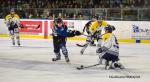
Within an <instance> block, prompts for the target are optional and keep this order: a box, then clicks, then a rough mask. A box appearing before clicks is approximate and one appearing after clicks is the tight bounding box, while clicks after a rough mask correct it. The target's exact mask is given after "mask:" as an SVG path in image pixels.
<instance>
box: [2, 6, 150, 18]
mask: <svg viewBox="0 0 150 82" xmlns="http://www.w3.org/2000/svg"><path fill="white" fill-rule="evenodd" d="M9 10H10V9H5V8H1V9H0V18H4V17H5V16H6V15H7V14H9ZM16 13H17V14H19V15H20V17H21V18H23V19H26V18H31V19H35V18H38V19H53V18H54V17H63V18H64V19H73V20H79V19H82V20H88V19H90V18H91V17H92V15H97V16H99V18H100V19H105V20H121V21H150V14H149V13H150V8H88V9H86V8H57V9H56V8H55V9H45V8H29V9H26V8H25V9H22V8H21V9H20V8H18V9H16Z"/></svg>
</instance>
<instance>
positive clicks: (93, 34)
mask: <svg viewBox="0 0 150 82" xmlns="http://www.w3.org/2000/svg"><path fill="white" fill-rule="evenodd" d="M108 25H109V24H108V23H107V22H106V21H103V20H97V21H95V22H93V23H92V24H91V25H90V27H89V32H90V34H89V36H88V39H87V41H86V43H85V45H84V47H83V48H82V50H81V51H80V53H81V54H83V52H84V50H85V49H86V48H87V46H88V45H89V44H90V43H91V42H93V41H94V40H95V39H97V37H98V35H101V30H102V29H103V27H106V26H108ZM99 41H100V40H99Z"/></svg>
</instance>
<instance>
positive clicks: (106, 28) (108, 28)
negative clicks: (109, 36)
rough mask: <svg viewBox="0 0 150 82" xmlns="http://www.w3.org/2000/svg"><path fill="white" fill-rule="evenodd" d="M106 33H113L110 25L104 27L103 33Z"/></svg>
mask: <svg viewBox="0 0 150 82" xmlns="http://www.w3.org/2000/svg"><path fill="white" fill-rule="evenodd" d="M106 31H107V32H108V33H112V31H113V29H112V27H111V26H110V25H108V26H106V27H105V32H106Z"/></svg>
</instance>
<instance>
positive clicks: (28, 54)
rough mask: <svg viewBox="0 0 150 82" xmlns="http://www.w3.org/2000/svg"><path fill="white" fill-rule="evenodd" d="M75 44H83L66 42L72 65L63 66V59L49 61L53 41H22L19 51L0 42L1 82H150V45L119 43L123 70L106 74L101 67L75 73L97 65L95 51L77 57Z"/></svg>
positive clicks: (78, 54) (91, 48)
mask: <svg viewBox="0 0 150 82" xmlns="http://www.w3.org/2000/svg"><path fill="white" fill-rule="evenodd" d="M76 43H79V44H83V43H84V41H70V40H68V41H67V48H68V52H69V57H70V60H71V62H70V63H66V62H65V59H64V57H63V55H62V60H60V61H58V62H52V61H51V59H52V58H53V57H55V55H54V53H53V44H52V40H45V39H22V40H21V44H22V46H21V47H17V46H15V47H13V46H11V42H10V39H9V38H0V82H150V44H135V43H120V62H121V63H122V64H123V65H124V66H125V68H126V69H124V70H119V69H118V70H105V69H104V66H103V65H100V66H96V67H92V68H88V69H83V70H76V67H78V66H80V65H85V66H86V65H92V64H96V63H97V62H98V56H97V55H96V54H95V51H96V47H88V48H87V49H86V50H85V53H84V55H80V50H81V47H78V46H76V45H75V44H76ZM115 77H116V78H115ZM130 77H132V78H130ZM133 77H135V78H133Z"/></svg>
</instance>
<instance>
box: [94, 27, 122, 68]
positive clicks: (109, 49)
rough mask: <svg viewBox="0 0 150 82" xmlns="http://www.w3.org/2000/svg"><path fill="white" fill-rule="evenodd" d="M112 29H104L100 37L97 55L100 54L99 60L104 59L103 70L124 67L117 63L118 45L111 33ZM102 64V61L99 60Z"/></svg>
mask: <svg viewBox="0 0 150 82" xmlns="http://www.w3.org/2000/svg"><path fill="white" fill-rule="evenodd" d="M113 30H114V27H112V26H107V27H105V34H104V35H103V36H102V43H101V47H99V48H98V49H97V53H100V55H99V58H100V59H105V60H106V62H105V69H112V68H120V69H123V68H124V67H123V66H122V65H121V64H120V63H119V62H118V61H119V43H118V41H117V38H116V36H115V35H114V34H113V33H112V31H113ZM100 61H101V62H100V63H102V60H100Z"/></svg>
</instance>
